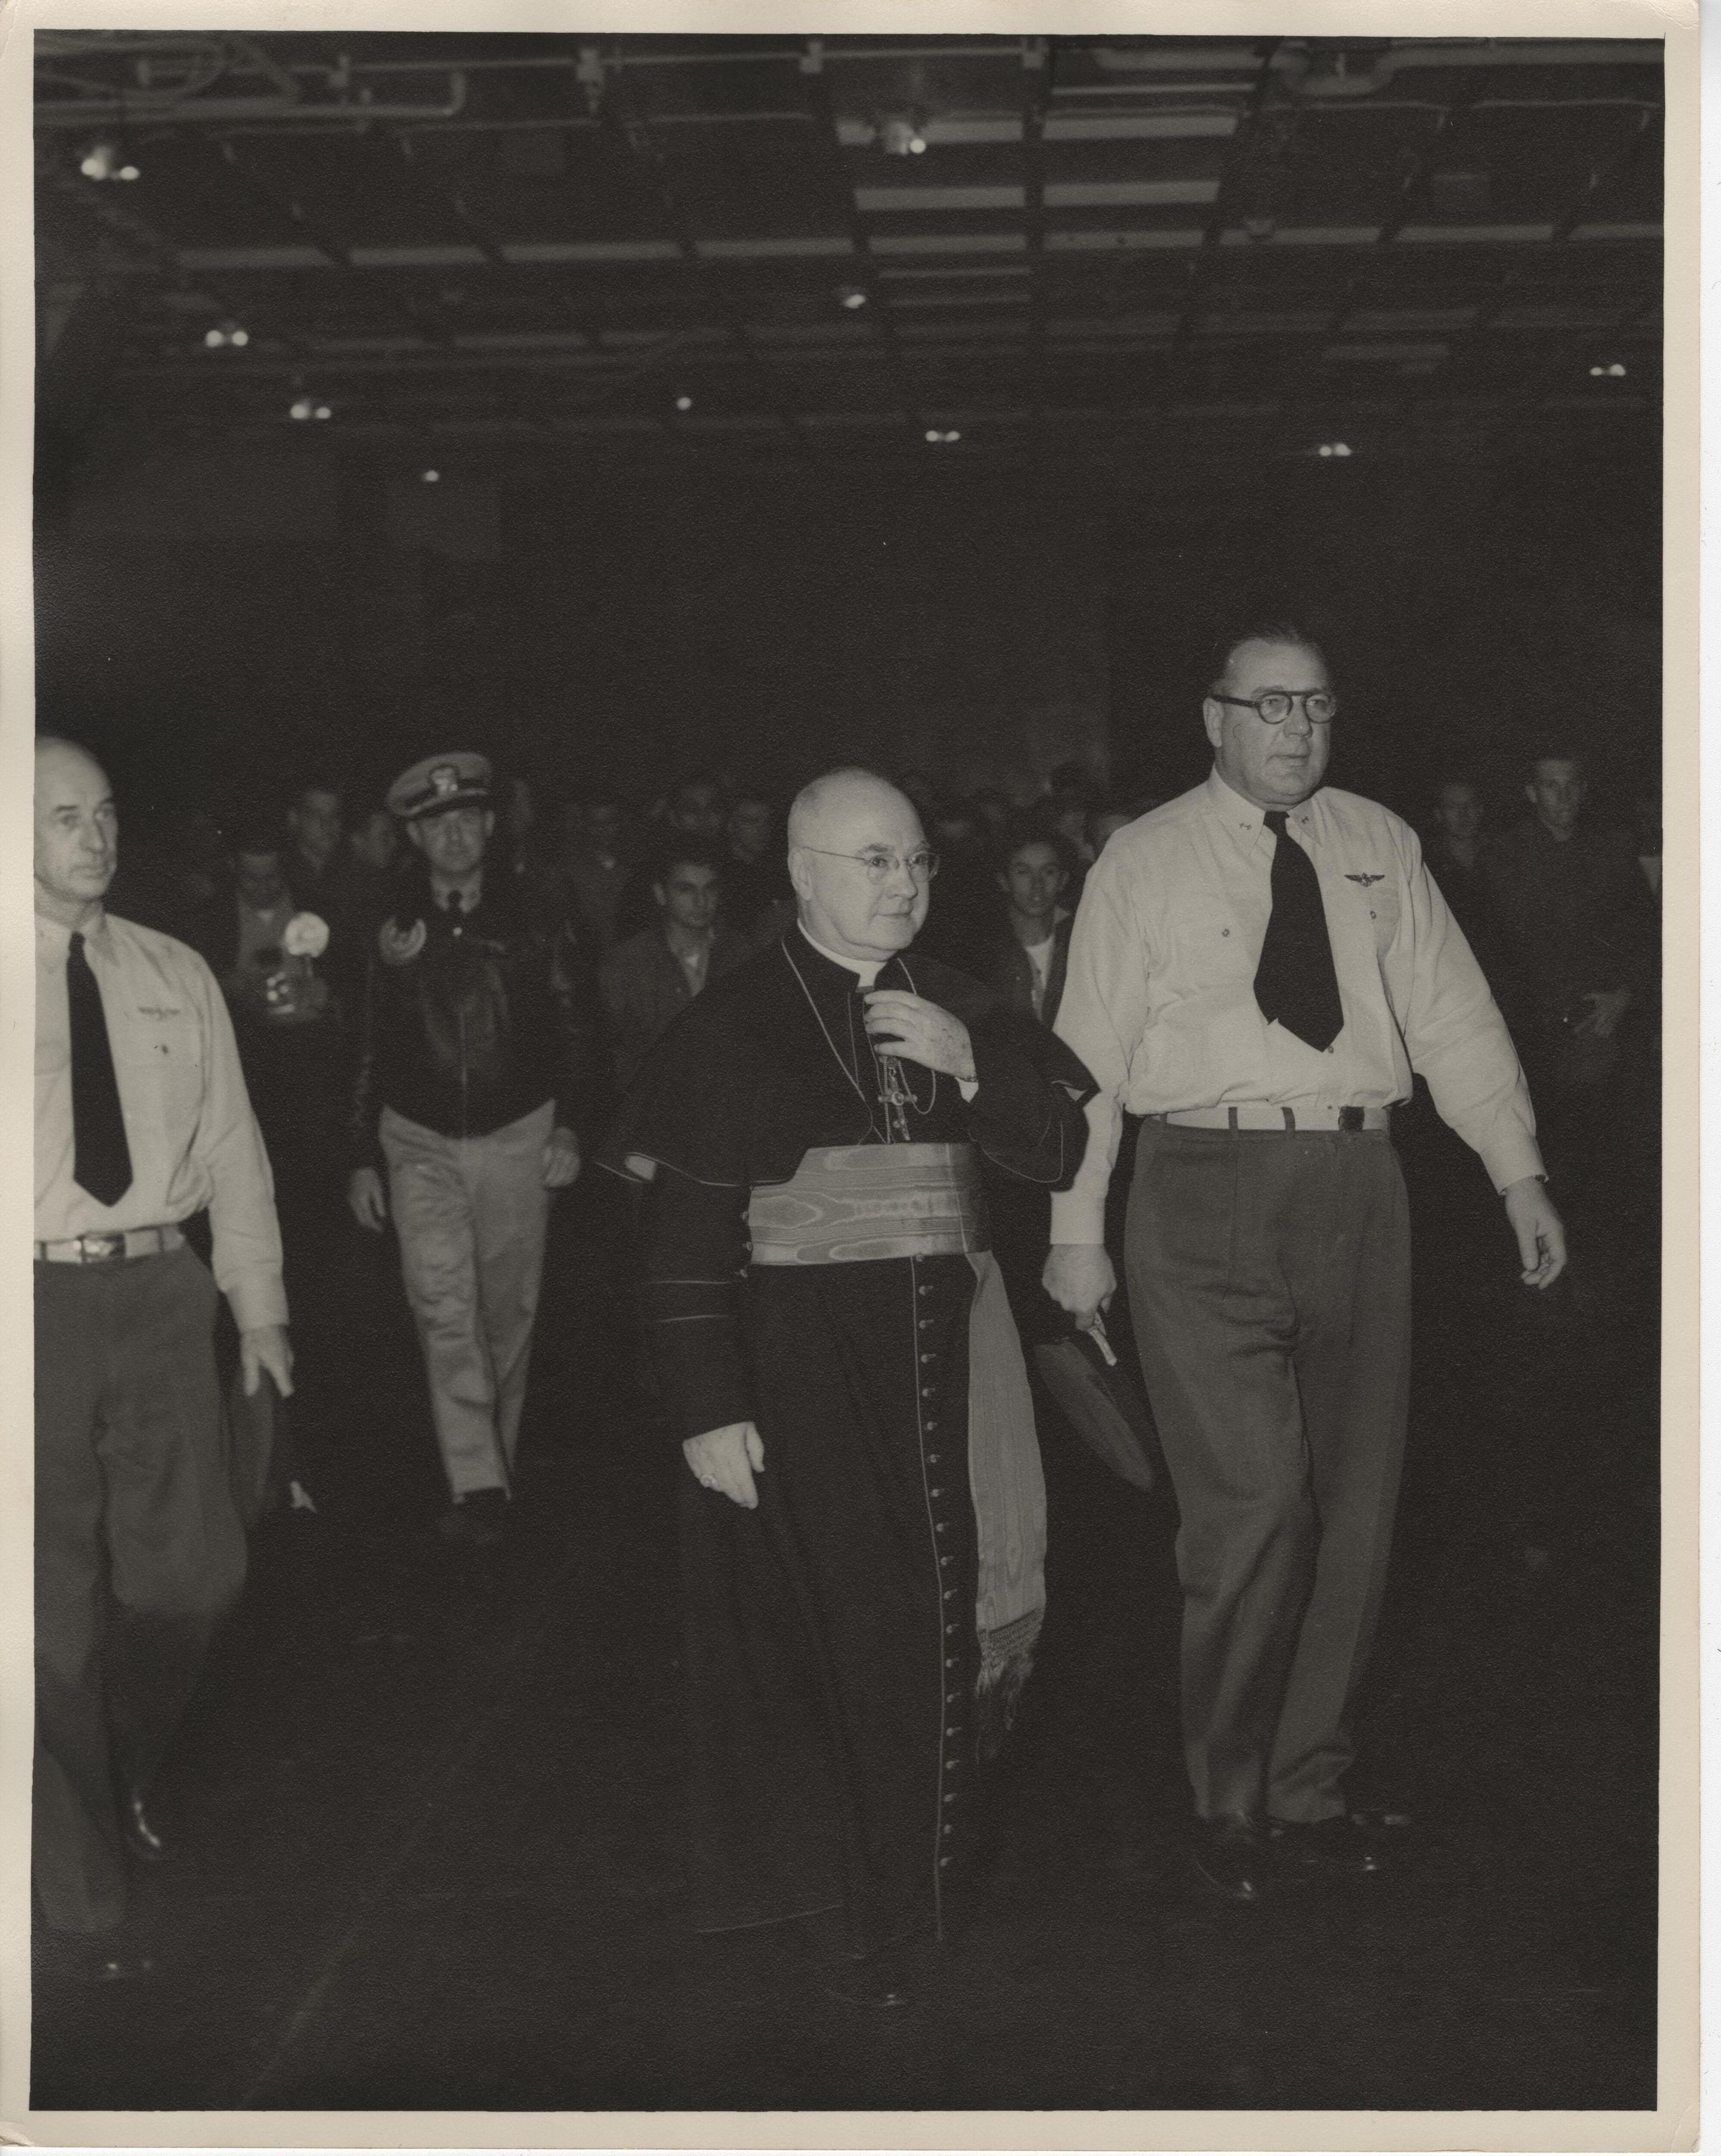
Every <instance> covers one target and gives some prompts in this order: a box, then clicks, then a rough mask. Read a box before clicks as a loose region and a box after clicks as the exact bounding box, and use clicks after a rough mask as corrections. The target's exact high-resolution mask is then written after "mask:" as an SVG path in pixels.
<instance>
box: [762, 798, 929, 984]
mask: <svg viewBox="0 0 1721 2156" xmlns="http://www.w3.org/2000/svg"><path fill="white" fill-rule="evenodd" d="M925 846H926V834H925V833H924V832H923V831H922V829H921V823H920V815H919V812H918V811H917V808H915V805H914V803H912V801H911V800H910V799H909V798H908V796H907V794H906V793H902V791H901V790H900V789H899V788H896V787H894V786H892V785H891V783H890V781H889V780H888V779H885V778H880V777H879V775H878V773H876V772H873V771H861V770H859V769H855V768H853V767H846V768H844V769H841V770H838V771H828V772H826V773H825V774H824V776H823V777H822V778H815V779H814V781H813V783H812V784H811V785H810V786H806V787H803V788H802V789H801V791H800V792H799V793H798V794H797V795H796V796H795V798H794V804H793V806H792V807H791V808H790V809H789V875H790V878H791V880H793V882H794V889H795V901H796V906H797V909H798V911H799V916H800V920H801V925H802V927H804V928H805V930H806V932H807V933H808V934H809V936H811V937H813V938H814V941H815V942H819V943H822V944H824V945H825V947H826V948H827V949H828V950H831V951H837V952H841V953H842V954H843V955H844V956H845V957H850V958H861V959H881V958H886V957H891V956H892V955H893V954H894V953H895V952H898V951H902V950H906V949H907V947H908V945H909V944H911V943H912V942H913V941H914V938H915V937H916V936H917V933H918V932H919V930H920V927H921V923H922V921H924V920H925V919H926V912H927V892H928V886H929V883H930V878H929V876H927V875H916V874H915V873H914V871H913V870H912V869H911V868H910V867H909V866H908V860H909V857H910V855H917V854H920V853H922V852H923V851H924V850H925ZM869 860H871V861H872V862H874V863H880V862H882V863H886V864H888V865H887V866H886V867H883V868H881V869H880V870H878V872H877V873H875V872H874V869H873V868H871V867H869V865H868V862H869Z"/></svg>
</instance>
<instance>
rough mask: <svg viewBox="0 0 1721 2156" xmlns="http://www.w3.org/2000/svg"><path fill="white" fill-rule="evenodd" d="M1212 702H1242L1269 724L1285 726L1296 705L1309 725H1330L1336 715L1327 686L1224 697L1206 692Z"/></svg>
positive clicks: (1272, 690) (1330, 692)
mask: <svg viewBox="0 0 1721 2156" xmlns="http://www.w3.org/2000/svg"><path fill="white" fill-rule="evenodd" d="M1209 693H1210V696H1212V698H1213V701H1214V702H1215V704H1241V705H1242V706H1244V708H1245V709H1246V710H1247V711H1253V712H1254V714H1255V716H1256V718H1257V719H1260V720H1261V721H1262V722H1263V724H1265V725H1266V726H1283V725H1284V723H1285V721H1286V720H1287V719H1288V718H1289V717H1290V716H1291V714H1292V711H1293V710H1294V709H1295V708H1296V706H1297V705H1298V704H1301V705H1302V710H1303V716H1305V717H1306V718H1307V721H1308V722H1309V724H1310V725H1311V726H1331V725H1332V723H1333V720H1334V719H1335V718H1337V717H1338V698H1337V697H1336V696H1334V695H1333V691H1332V690H1330V689H1269V690H1267V692H1266V695H1265V696H1221V695H1220V692H1219V690H1217V689H1214V690H1210V691H1209Z"/></svg>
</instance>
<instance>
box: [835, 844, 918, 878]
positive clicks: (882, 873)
mask: <svg viewBox="0 0 1721 2156" xmlns="http://www.w3.org/2000/svg"><path fill="white" fill-rule="evenodd" d="M801 851H802V852H803V853H804V854H823V855H825V859H826V860H831V861H859V862H860V865H861V867H862V868H863V869H865V870H866V873H867V875H869V876H871V879H872V880H873V881H874V882H875V883H882V882H883V881H884V880H885V879H886V877H887V876H893V875H895V874H896V871H897V870H898V869H900V868H906V869H907V870H908V873H909V875H912V877H913V878H914V880H915V881H916V882H917V883H930V882H931V881H932V878H933V877H934V876H935V875H937V874H938V855H936V854H935V853H934V852H933V851H932V848H931V847H930V846H922V847H920V848H919V849H917V851H915V852H914V853H912V854H910V855H908V856H907V859H906V860H905V859H904V858H903V856H902V855H901V854H890V853H886V851H885V850H884V848H883V847H882V846H870V847H869V848H868V849H867V850H866V852H865V853H864V854H839V853H835V852H834V851H833V850H831V848H830V847H829V846H803V847H802V848H801Z"/></svg>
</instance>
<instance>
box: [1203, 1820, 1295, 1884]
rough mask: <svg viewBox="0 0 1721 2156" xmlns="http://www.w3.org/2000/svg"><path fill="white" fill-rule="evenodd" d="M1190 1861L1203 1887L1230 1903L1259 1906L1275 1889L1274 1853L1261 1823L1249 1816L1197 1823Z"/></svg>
mask: <svg viewBox="0 0 1721 2156" xmlns="http://www.w3.org/2000/svg"><path fill="white" fill-rule="evenodd" d="M1189 1861H1190V1863H1191V1864H1192V1865H1193V1866H1194V1868H1195V1873H1196V1876H1197V1877H1198V1878H1199V1879H1200V1881H1201V1883H1202V1884H1203V1885H1204V1886H1206V1887H1209V1888H1210V1890H1211V1891H1212V1892H1214V1893H1215V1894H1223V1895H1224V1896H1225V1898H1226V1900H1227V1901H1230V1902H1259V1901H1261V1900H1264V1899H1265V1897H1266V1896H1267V1895H1268V1894H1270V1893H1271V1892H1272V1890H1273V1886H1274V1885H1275V1883H1276V1882H1275V1880H1274V1876H1273V1853H1272V1848H1271V1844H1270V1843H1269V1841H1268V1840H1267V1835H1266V1829H1265V1827H1264V1826H1263V1825H1262V1824H1261V1821H1260V1820H1258V1819H1256V1818H1255V1817H1254V1816H1253V1815H1251V1814H1250V1813H1247V1812H1226V1813H1223V1814H1221V1815H1220V1817H1219V1818H1217V1819H1198V1820H1196V1821H1195V1822H1194V1832H1193V1834H1192V1835H1191V1836H1190V1840H1189Z"/></svg>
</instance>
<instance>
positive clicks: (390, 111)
mask: <svg viewBox="0 0 1721 2156" xmlns="http://www.w3.org/2000/svg"><path fill="white" fill-rule="evenodd" d="M449 74H450V85H451V92H452V94H451V95H450V99H449V100H448V102H447V103H446V104H444V105H367V104H365V103H363V102H362V100H348V101H347V103H345V104H342V105H306V104H302V103H296V102H295V100H292V99H291V98H286V97H201V98H188V99H182V100H179V101H178V102H177V103H176V102H175V101H174V100H172V98H167V99H154V98H151V97H149V96H147V95H145V94H144V93H142V92H138V93H137V94H136V95H126V96H125V97H123V98H105V97H102V98H96V97H91V98H75V99H71V100H68V101H67V102H66V103H64V104H59V103H55V104H52V105H38V106H37V107H36V125H37V126H38V127H90V126H96V125H98V124H102V123H115V124H120V125H127V126H134V127H149V126H172V127H188V126H198V125H199V124H202V125H204V126H212V125H222V126H231V125H233V124H234V123H240V122H244V121H250V120H285V121H300V120H346V121H352V122H353V123H355V124H356V125H358V126H363V125H364V124H365V123H366V122H367V121H372V120H383V121H403V122H410V121H415V120H424V121H431V120H453V119H455V117H457V116H458V115H459V114H460V113H461V112H462V111H464V110H465V104H466V78H465V74H464V73H463V72H462V71H461V70H460V69H458V68H455V69H450V70H449Z"/></svg>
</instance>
